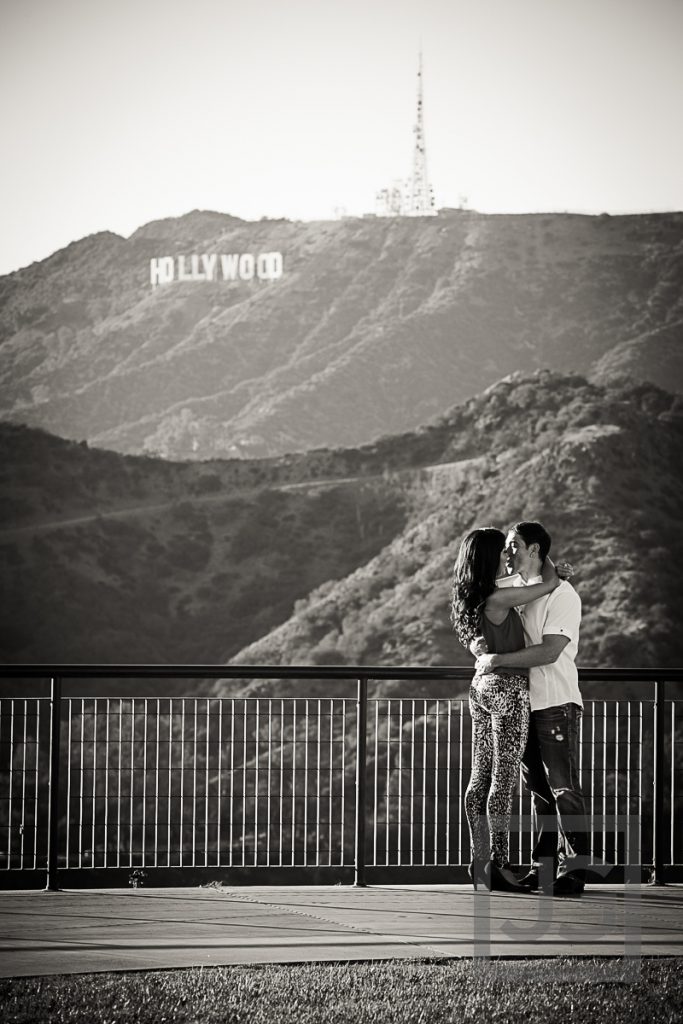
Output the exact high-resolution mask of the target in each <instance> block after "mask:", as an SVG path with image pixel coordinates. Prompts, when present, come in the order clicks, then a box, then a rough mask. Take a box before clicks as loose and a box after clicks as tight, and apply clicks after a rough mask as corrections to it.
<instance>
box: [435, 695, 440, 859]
mask: <svg viewBox="0 0 683 1024" xmlns="http://www.w3.org/2000/svg"><path fill="white" fill-rule="evenodd" d="M435 721H436V724H435V728H436V735H435V743H434V863H435V864H438V863H439V701H438V700H437V702H436V720H435Z"/></svg>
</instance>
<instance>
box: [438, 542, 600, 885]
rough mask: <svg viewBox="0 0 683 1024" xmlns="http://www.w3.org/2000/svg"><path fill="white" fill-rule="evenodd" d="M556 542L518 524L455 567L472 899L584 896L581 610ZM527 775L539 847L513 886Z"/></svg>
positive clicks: (465, 546) (467, 549) (467, 547)
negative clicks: (468, 754) (466, 710)
mask: <svg viewBox="0 0 683 1024" xmlns="http://www.w3.org/2000/svg"><path fill="white" fill-rule="evenodd" d="M550 543H551V541H550V536H549V535H548V532H547V531H546V530H545V529H544V527H543V526H542V525H541V524H540V523H533V522H521V523H517V524H516V525H515V526H514V527H512V528H511V529H510V530H509V531H508V533H507V536H506V535H505V534H504V533H502V532H501V531H500V530H497V529H494V528H493V527H485V528H483V529H478V530H473V531H472V532H471V533H469V534H468V535H467V537H465V539H464V540H463V542H462V544H461V547H460V551H459V553H458V557H457V560H456V563H455V569H454V579H453V599H452V609H451V615H452V620H453V625H454V627H455V630H456V633H457V635H458V638H459V640H460V641H461V643H462V644H463V645H464V646H466V647H468V648H469V649H470V650H471V651H472V653H473V654H474V655H475V656H476V658H477V661H476V667H475V675H474V679H473V680H472V685H471V689H470V712H471V715H472V774H471V778H470V781H469V785H468V787H467V792H466V794H465V811H466V814H467V821H468V824H469V829H470V840H471V845H472V863H471V864H470V877H471V879H472V882H473V884H474V887H475V889H476V887H477V885H478V884H479V883H481V884H483V885H485V886H486V887H487V888H489V889H496V890H502V891H505V892H530V891H532V890H536V889H539V888H542V889H543V890H544V891H546V892H548V893H552V894H553V895H556V896H580V895H581V893H582V892H583V888H584V883H585V872H586V866H587V863H588V854H589V849H590V844H589V836H588V826H587V821H586V814H585V808H584V802H583V796H582V794H581V789H580V786H579V778H578V771H579V724H580V719H581V714H582V711H583V701H582V699H581V693H580V691H579V685H578V673H577V670H576V664H575V659H576V653H577V645H578V639H579V627H580V624H581V600H580V598H579V595H578V594H577V593H576V591H575V590H574V588H573V587H572V585H571V584H570V583H569V582H568V577H569V576H571V571H572V570H571V566H569V565H567V564H566V563H563V564H558V566H557V567H555V565H554V564H553V562H552V561H551V560H550V558H549V555H548V552H549V550H550ZM520 764H521V766H522V775H523V779H524V783H525V785H526V787H527V789H529V790H530V792H531V795H532V805H533V812H534V826H535V832H536V836H535V845H534V848H533V851H532V863H531V869H530V871H529V872H528V874H527V875H525V877H524V878H521V879H518V878H517V877H516V876H515V875H514V873H513V871H512V869H511V867H510V862H509V832H510V816H511V811H512V798H513V794H514V790H515V785H516V783H517V779H518V777H519V768H520Z"/></svg>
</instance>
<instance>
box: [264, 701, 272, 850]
mask: <svg viewBox="0 0 683 1024" xmlns="http://www.w3.org/2000/svg"><path fill="white" fill-rule="evenodd" d="M272 780H273V700H272V698H271V697H269V698H268V796H267V800H266V807H267V808H268V813H267V815H266V865H267V866H268V867H270V830H271V819H272V817H273V788H272V786H273V782H272Z"/></svg>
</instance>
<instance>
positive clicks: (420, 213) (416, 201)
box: [406, 50, 436, 217]
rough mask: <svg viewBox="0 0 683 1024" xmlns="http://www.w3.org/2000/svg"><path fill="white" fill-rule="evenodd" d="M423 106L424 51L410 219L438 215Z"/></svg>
mask: <svg viewBox="0 0 683 1024" xmlns="http://www.w3.org/2000/svg"><path fill="white" fill-rule="evenodd" d="M422 107H423V104H422V50H420V61H419V66H418V71H417V120H416V122H415V128H414V132H415V150H414V153H413V178H412V182H411V184H410V191H409V194H408V197H407V198H408V203H407V206H408V209H407V210H406V213H407V215H408V216H409V217H431V216H435V215H436V208H435V203H434V193H433V192H432V187H431V185H430V184H429V178H428V177H427V150H426V147H425V131H424V116H423V109H422Z"/></svg>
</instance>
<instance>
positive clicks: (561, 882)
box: [552, 875, 585, 896]
mask: <svg viewBox="0 0 683 1024" xmlns="http://www.w3.org/2000/svg"><path fill="white" fill-rule="evenodd" d="M584 886H585V883H584V882H583V880H582V879H580V878H576V877H575V876H574V875H558V876H557V878H556V879H555V881H554V882H553V889H552V894H553V896H580V895H581V894H582V892H583V890H584Z"/></svg>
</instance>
